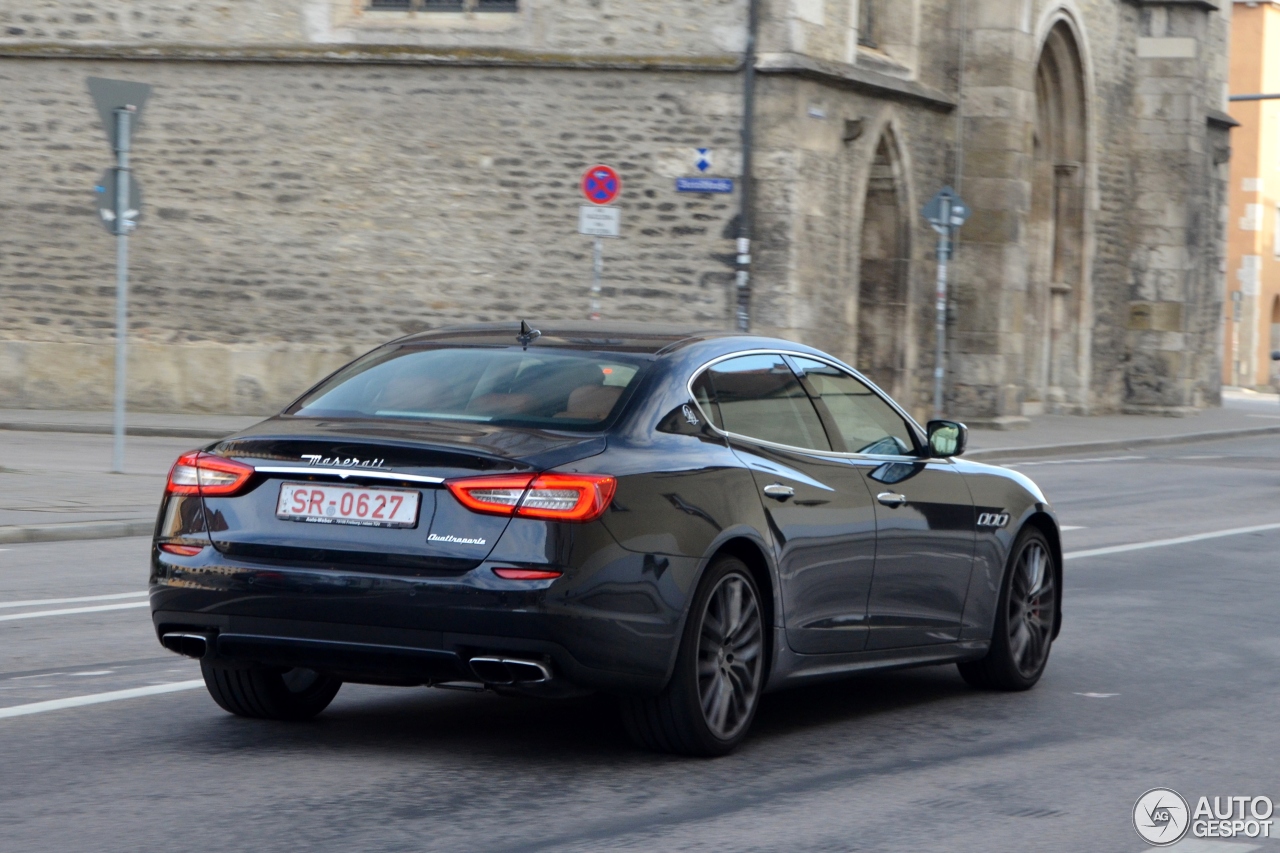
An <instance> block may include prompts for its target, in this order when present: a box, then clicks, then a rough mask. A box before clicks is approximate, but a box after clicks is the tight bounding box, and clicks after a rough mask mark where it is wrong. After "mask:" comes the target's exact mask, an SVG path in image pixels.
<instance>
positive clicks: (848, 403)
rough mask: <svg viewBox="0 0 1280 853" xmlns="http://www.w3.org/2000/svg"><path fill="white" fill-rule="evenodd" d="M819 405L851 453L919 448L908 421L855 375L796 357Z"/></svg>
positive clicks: (898, 452) (899, 452)
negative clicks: (829, 416) (827, 414)
mask: <svg viewBox="0 0 1280 853" xmlns="http://www.w3.org/2000/svg"><path fill="white" fill-rule="evenodd" d="M795 362H796V366H797V367H799V368H800V370H801V371H803V373H804V376H805V379H806V381H807V382H808V383H809V386H810V387H811V388H812V389H813V390H814V392H815V395H816V396H817V398H818V400H819V403H820V405H824V406H826V408H827V411H828V412H830V414H831V420H832V421H834V422H835V425H836V430H837V431H838V432H839V433H840V438H842V439H843V440H844V448H845V450H846V451H848V452H849V453H874V454H887V455H892V456H904V455H908V454H914V453H915V452H916V443H915V439H914V438H913V437H912V435H911V428H910V427H908V426H907V422H906V421H904V420H903V419H902V417H901V416H900V415H899V414H898V413H897V412H896V411H894V409H893V407H892V406H890V405H889V404H888V403H886V402H885V401H884V400H883V399H881V398H880V396H879V395H878V394H876V393H875V392H874V391H872V390H871V389H870V388H868V387H867V386H866V385H864V384H863V383H861V382H859V381H858V380H857V379H855V378H854V377H852V376H850V375H849V374H847V373H845V372H844V371H843V370H839V369H837V368H835V367H832V366H831V365H829V364H825V363H823V362H821V361H814V360H813V359H808V358H796V359H795Z"/></svg>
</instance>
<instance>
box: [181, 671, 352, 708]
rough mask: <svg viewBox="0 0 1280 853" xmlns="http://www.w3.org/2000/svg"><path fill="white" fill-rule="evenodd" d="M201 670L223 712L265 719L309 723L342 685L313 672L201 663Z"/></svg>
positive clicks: (325, 706) (327, 704) (206, 685)
mask: <svg viewBox="0 0 1280 853" xmlns="http://www.w3.org/2000/svg"><path fill="white" fill-rule="evenodd" d="M200 671H201V673H203V674H204V684H205V687H207V688H209V695H210V696H212V697H213V701H215V702H217V703H218V705H220V706H221V707H222V709H223V710H226V711H230V712H231V713H233V714H236V715H237V716H241V717H256V718H258V719H263V720H309V719H311V718H312V717H314V716H315V715H316V714H319V713H320V712H321V711H323V710H324V709H325V708H327V707H329V703H330V702H332V701H333V697H334V696H336V695H337V693H338V688H340V687H341V686H342V682H341V681H339V680H337V679H336V678H331V677H329V676H327V675H324V674H323V673H319V672H316V671H315V670H314V669H281V668H279V667H266V666H246V667H230V666H222V665H219V664H217V663H213V662H211V661H204V660H202V661H200Z"/></svg>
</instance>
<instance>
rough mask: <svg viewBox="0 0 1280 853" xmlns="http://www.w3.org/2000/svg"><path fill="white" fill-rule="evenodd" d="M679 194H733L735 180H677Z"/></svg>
mask: <svg viewBox="0 0 1280 853" xmlns="http://www.w3.org/2000/svg"><path fill="white" fill-rule="evenodd" d="M676 192H678V193H731V192H733V178H676Z"/></svg>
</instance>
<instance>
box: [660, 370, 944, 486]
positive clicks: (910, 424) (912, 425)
mask: <svg viewBox="0 0 1280 853" xmlns="http://www.w3.org/2000/svg"><path fill="white" fill-rule="evenodd" d="M748 355H778V356H782V357H783V358H784V359H786V360H787V367H788V368H789V369H790V370H791V372H792V373H793V374H794V373H795V367H793V366H792V364H791V362H790V359H792V358H809V359H813V360H814V361H820V362H822V363H823V364H829V365H830V366H832V367H834V368H835V369H837V370H840V371H843V372H845V373H848V374H849V375H851V376H852V377H853V378H854V379H857V380H858V381H859V382H861V383H862V384H863V385H866V386H867V387H868V388H870V389H871V392H872V393H873V394H875V395H876V396H877V397H879V398H880V399H881V400H883V401H884V402H886V403H888V404H889V407H890V408H891V409H893V411H894V412H896V413H897V414H898V416H899V417H901V418H902V419H903V421H905V422H906V424H907V428H908V429H909V430H911V433H912V437H913V438H914V439H915V442H916V453H917V454H920V453H922V452H923V450H924V448H926V447H928V444H927V443H926V442H925V441H923V440H922V438H921V437H922V435H923V434H924V431H923V430H922V429H921V428H920V425H919V424H918V423H916V420H915V418H913V417H911V415H909V414H907V412H906V411H905V410H904V409H903V408H902V407H901V406H899V405H898V404H897V403H896V402H895V401H894V400H893V398H891V397H890V396H889V395H888V394H886V393H884V391H882V390H881V389H880V387H879V386H877V385H876V384H875V383H874V382H872V381H871V380H870V379H867V378H866V377H865V376H863V375H862V374H861V373H859V372H858V371H856V370H854V369H853V368H852V367H849V366H848V365H847V364H844V363H842V362H839V361H836V360H835V359H834V358H832V357H831V356H828V355H825V354H816V353H811V352H800V351H797V350H785V349H750V350H739V351H738V352H731V353H727V354H725V355H721V356H717V357H716V358H713V359H711V360H710V361H708V362H706V363H705V364H703V365H702V366H700V367H698V368H697V369H696V370H694V371H692V372H691V373H690V374H689V380H688V381H687V382H686V383H685V391H686V392H687V393H688V395H689V399H690V400H691V401H692V402H693V405H694V407H695V408H696V409H697V410H698V412H699V413H700V414H701V415H702V417H703V419H704V420H705V421H706V424H707V426H708V427H710V428H711V429H712V430H713V431H714V432H716V433H717V434H719V435H722V436H725V437H726V438H736V439H739V440H741V441H748V442H751V443H752V444H759V445H762V446H764V447H776V448H778V449H780V450H786V451H789V452H792V453H805V454H808V455H810V456H823V457H829V458H832V459H866V460H875V461H885V462H900V461H903V460H910V461H911V462H952V461H953V460H950V459H935V458H934V457H931V456H924V455H916V456H899V455H896V454H893V455H891V454H887V453H876V454H872V453H852V452H848V451H843V452H842V451H838V450H813V449H811V448H808V447H797V446H795V445H791V444H779V443H777V442H776V441H768V440H766V439H763V438H756V437H754V436H750V435H743V434H742V433H737V432H730V431H729V430H724V429H721V428H720V427H718V426H716V424H715V421H714V420H713V419H712V418H710V417H709V416H708V415H707V413H706V411H704V410H703V408H702V406H701V405H699V403H698V397H697V395H696V394H694V393H693V383H694V381H695V380H696V379H697V378H698V377H699V376H701V375H702V374H703V373H705V372H706V371H707V370H709V369H710V368H711V367H714V366H715V365H717V364H719V363H720V362H722V361H728V360H729V359H733V358H739V357H741V356H748ZM796 381H798V382H800V387H801V388H804V393H805V394H806V395H808V396H809V401H810V402H811V403H814V409H815V410H817V411H818V419H819V420H820V421H822V428H823V429H824V430H826V429H830V428H831V427H830V425H829V424H828V423H827V420H826V418H825V417H823V414H822V411H821V410H820V409H819V408H818V406H817V404H816V402H815V401H814V400H813V395H812V394H810V393H809V389H808V388H805V387H804V381H803V379H801V377H799V376H797V377H796ZM829 440H830V439H828V441H829Z"/></svg>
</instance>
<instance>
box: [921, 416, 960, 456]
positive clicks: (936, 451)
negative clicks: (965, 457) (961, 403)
mask: <svg viewBox="0 0 1280 853" xmlns="http://www.w3.org/2000/svg"><path fill="white" fill-rule="evenodd" d="M928 429H929V454H930V455H931V456H933V457H934V458H935V459H949V458H951V457H953V456H959V455H961V454H962V453H964V450H965V448H966V447H968V445H969V428H968V427H967V426H965V425H964V424H962V423H957V422H956V421H929V427H928Z"/></svg>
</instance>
